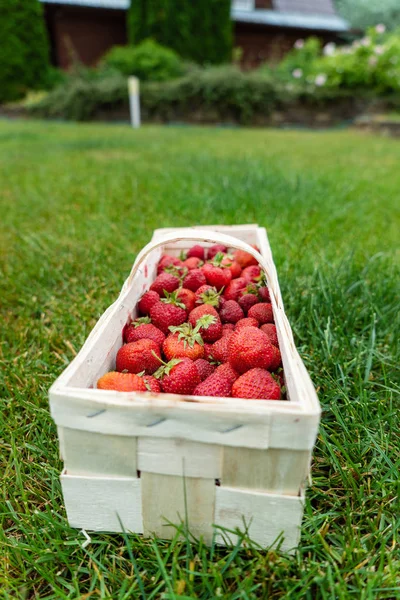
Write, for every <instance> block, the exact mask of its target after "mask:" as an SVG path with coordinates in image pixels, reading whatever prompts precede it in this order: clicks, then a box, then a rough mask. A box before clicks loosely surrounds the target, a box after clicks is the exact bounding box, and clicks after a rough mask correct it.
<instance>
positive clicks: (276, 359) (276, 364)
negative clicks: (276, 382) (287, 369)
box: [269, 346, 282, 371]
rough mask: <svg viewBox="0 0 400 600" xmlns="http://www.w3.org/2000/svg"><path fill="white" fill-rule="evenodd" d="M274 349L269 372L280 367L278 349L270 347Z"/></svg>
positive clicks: (280, 357) (280, 361)
mask: <svg viewBox="0 0 400 600" xmlns="http://www.w3.org/2000/svg"><path fill="white" fill-rule="evenodd" d="M272 347H273V349H274V359H273V361H272V363H271V364H270V367H269V370H270V371H276V370H277V369H279V367H281V366H282V356H281V351H280V350H279V348H277V347H276V346H272Z"/></svg>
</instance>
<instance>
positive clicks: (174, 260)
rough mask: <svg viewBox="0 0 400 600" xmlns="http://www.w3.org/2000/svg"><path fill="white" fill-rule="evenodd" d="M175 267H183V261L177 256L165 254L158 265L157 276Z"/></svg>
mask: <svg viewBox="0 0 400 600" xmlns="http://www.w3.org/2000/svg"><path fill="white" fill-rule="evenodd" d="M174 265H175V266H177V267H180V266H182V261H181V260H179V258H178V257H177V256H170V255H169V254H163V256H162V257H161V258H160V260H159V262H158V265H157V274H158V275H159V274H160V273H162V272H163V271H164V269H165V268H167V267H171V266H174Z"/></svg>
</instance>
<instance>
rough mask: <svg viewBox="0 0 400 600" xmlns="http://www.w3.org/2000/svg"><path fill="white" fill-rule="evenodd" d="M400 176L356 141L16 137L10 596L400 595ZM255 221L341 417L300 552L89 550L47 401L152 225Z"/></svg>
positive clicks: (2, 540)
mask: <svg viewBox="0 0 400 600" xmlns="http://www.w3.org/2000/svg"><path fill="white" fill-rule="evenodd" d="M399 165H400V144H399V142H398V141H396V140H392V139H383V138H379V137H373V136H371V135H368V134H362V133H355V132H352V131H330V132H299V131H274V130H256V129H255V130H246V129H232V130H228V129H217V128H216V129H211V128H202V129H200V128H173V127H144V128H143V129H141V130H140V131H133V130H131V129H129V127H124V126H110V125H98V124H96V125H75V124H57V123H41V122H6V121H2V122H0V198H1V206H2V207H1V215H2V218H1V239H0V244H1V246H0V249H1V263H2V275H1V285H2V290H1V301H0V306H1V321H0V327H1V338H0V340H1V346H0V350H1V354H0V359H1V371H0V383H1V412H0V473H1V484H0V485H1V493H0V511H1V516H0V518H1V531H0V598H40V599H44V598H45V599H49V598H55V599H59V598H62V599H63V598H71V599H77V598H82V599H83V598H85V599H86V598H112V599H118V600H122V599H127V598H141V599H145V598H146V599H147V600H150V599H151V598H165V599H166V598H168V599H170V600H172V599H174V598H176V599H179V598H180V599H182V600H183V599H184V598H186V599H189V598H202V599H206V598H210V599H211V598H216V597H218V598H226V599H228V598H229V599H232V600H234V599H250V598H274V599H275V598H290V599H298V598H307V599H310V600H314V599H318V598H323V599H329V600H335V599H348V598H354V599H357V600H359V599H362V600H367V599H371V600H372V599H374V600H375V599H376V598H390V599H394V598H400V583H399V573H400V555H399V538H398V532H397V528H398V526H399V503H398V498H397V497H396V491H397V490H396V486H397V485H398V480H399V464H400V457H399V447H400V446H399V422H398V416H399V412H398V409H399V403H398V398H399V396H398V392H399V379H398V373H397V372H396V367H397V365H398V361H399V338H400V336H399V285H398V282H399V279H398V276H399V268H398V267H399V265H398V255H397V257H396V247H397V246H398V234H399V225H400V223H399V221H400V220H399V206H400V168H399ZM251 222H257V223H259V224H260V225H263V226H265V227H266V228H267V230H268V233H269V237H270V242H271V245H272V249H273V252H274V257H275V262H276V264H277V268H278V273H279V276H280V283H281V288H282V294H283V298H284V302H285V306H286V310H287V313H288V317H289V319H290V321H291V323H292V326H293V329H294V333H295V337H296V340H297V344H298V347H299V350H300V353H301V355H302V356H303V358H304V360H305V363H306V365H307V367H308V369H309V371H310V373H311V376H312V378H313V381H314V382H315V385H316V387H317V389H318V392H319V396H320V400H321V404H322V407H323V416H322V425H321V429H320V434H319V437H318V441H317V446H316V450H315V454H314V461H313V470H312V476H313V481H312V485H311V487H310V488H309V490H308V494H307V504H306V509H305V517H304V521H303V529H302V541H301V546H300V548H299V550H298V552H297V553H296V554H295V556H293V557H290V556H287V555H284V554H281V553H279V552H268V551H266V550H262V549H259V548H256V547H253V548H250V549H246V550H240V551H238V548H235V549H230V550H222V549H219V548H211V549H208V548H206V547H204V546H203V545H202V544H201V543H199V544H198V545H193V546H190V545H188V544H186V543H185V542H180V541H178V540H175V541H174V542H172V543H166V542H162V541H156V540H142V539H141V538H140V537H137V536H133V535H132V536H129V538H124V537H123V536H120V535H100V534H94V535H92V541H91V543H90V544H89V545H88V546H87V547H86V548H84V549H82V547H81V545H82V543H83V541H84V537H83V536H82V535H81V534H80V533H79V532H78V531H77V530H74V529H71V528H69V527H68V525H67V522H66V516H65V510H64V507H63V501H62V496H61V491H60V484H59V480H58V475H59V472H60V470H61V468H62V465H61V462H60V460H59V458H58V449H57V440H56V429H55V426H54V424H53V422H52V420H51V418H50V415H49V410H48V404H47V391H48V388H49V386H50V385H51V383H52V382H53V381H54V380H55V378H56V377H57V375H59V374H60V373H61V371H62V370H63V369H64V367H65V366H66V365H67V364H68V363H69V361H70V360H71V359H72V358H73V357H74V355H75V353H76V352H77V351H78V350H79V348H80V347H81V345H82V343H83V342H84V340H85V338H86V336H87V335H88V333H89V331H90V329H91V328H92V327H93V325H94V324H95V322H96V320H97V319H98V317H99V316H100V315H101V313H102V312H103V311H104V310H105V308H106V307H107V306H108V305H109V304H110V303H111V302H112V301H113V300H114V299H115V298H116V295H117V293H118V292H119V290H120V287H121V285H122V283H123V281H124V279H125V278H126V276H127V274H128V272H129V270H130V267H131V264H132V262H133V260H134V258H135V255H136V253H137V252H138V250H139V249H140V248H141V247H142V246H143V245H144V244H145V243H147V241H148V240H149V238H150V236H151V233H152V230H153V229H154V228H157V227H167V226H168V227H171V226H185V225H192V224H213V223H226V224H230V223H251ZM396 237H397V239H396ZM396 535H397V539H396ZM137 574H139V578H138V577H137Z"/></svg>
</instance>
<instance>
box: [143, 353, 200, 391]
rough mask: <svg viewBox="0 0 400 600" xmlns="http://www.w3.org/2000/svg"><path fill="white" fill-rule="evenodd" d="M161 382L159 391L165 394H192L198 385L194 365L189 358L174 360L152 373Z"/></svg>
mask: <svg viewBox="0 0 400 600" xmlns="http://www.w3.org/2000/svg"><path fill="white" fill-rule="evenodd" d="M154 376H155V377H156V379H159V380H160V382H161V389H162V391H163V392H165V393H167V394H192V393H193V390H194V389H195V387H196V386H198V385H199V383H200V375H199V372H198V370H197V368H196V365H195V364H194V362H193V361H192V360H190V359H189V358H182V359H181V358H174V359H173V360H171V361H170V362H169V363H163V365H162V366H161V367H160V368H159V369H158V370H157V371H156V372H155V373H154Z"/></svg>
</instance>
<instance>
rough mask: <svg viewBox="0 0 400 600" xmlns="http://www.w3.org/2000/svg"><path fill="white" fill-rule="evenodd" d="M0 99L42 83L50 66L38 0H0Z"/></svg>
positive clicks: (39, 85) (7, 98)
mask: <svg viewBox="0 0 400 600" xmlns="http://www.w3.org/2000/svg"><path fill="white" fill-rule="evenodd" d="M0 14H1V18H0V40H1V43H0V102H6V101H11V100H16V99H18V98H20V97H22V96H23V95H24V94H25V93H26V91H27V90H28V89H35V88H36V89H37V88H40V87H42V86H43V85H44V84H45V82H46V80H47V78H48V70H49V45H48V40H47V32H46V28H45V23H44V19H43V6H42V5H41V3H40V2H39V1H38V0H0Z"/></svg>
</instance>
